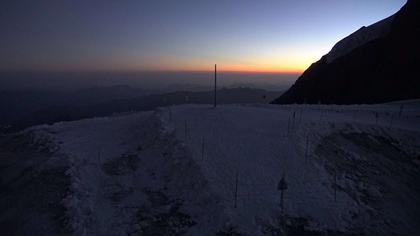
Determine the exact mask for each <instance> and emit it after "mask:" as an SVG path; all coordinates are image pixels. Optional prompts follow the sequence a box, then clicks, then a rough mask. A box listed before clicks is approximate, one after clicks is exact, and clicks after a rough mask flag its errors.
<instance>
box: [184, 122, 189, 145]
mask: <svg viewBox="0 0 420 236" xmlns="http://www.w3.org/2000/svg"><path fill="white" fill-rule="evenodd" d="M184 131H185V141H187V137H188V136H187V135H188V132H187V131H188V130H187V121H186V120H185V123H184Z"/></svg>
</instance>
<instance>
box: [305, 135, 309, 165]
mask: <svg viewBox="0 0 420 236" xmlns="http://www.w3.org/2000/svg"><path fill="white" fill-rule="evenodd" d="M308 154H309V134H307V135H306V147H305V163H306V161H307V160H308Z"/></svg>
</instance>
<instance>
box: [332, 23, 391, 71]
mask: <svg viewBox="0 0 420 236" xmlns="http://www.w3.org/2000/svg"><path fill="white" fill-rule="evenodd" d="M392 20H393V16H390V17H388V18H386V19H384V20H381V21H379V22H376V23H375V24H372V25H370V26H368V27H362V28H360V29H359V30H357V31H356V32H354V33H352V34H350V35H349V36H347V37H346V38H344V39H342V40H341V41H339V42H338V43H337V44H336V45H334V47H333V48H332V49H331V51H330V52H329V53H328V54H327V55H326V59H327V63H331V62H332V61H334V60H335V59H337V58H339V57H341V56H344V55H346V54H348V53H350V52H351V51H353V50H354V49H356V48H358V47H360V46H362V45H364V44H366V43H368V42H370V41H373V40H375V39H378V38H381V37H384V36H385V35H386V34H388V32H389V31H390V29H391V24H392Z"/></svg>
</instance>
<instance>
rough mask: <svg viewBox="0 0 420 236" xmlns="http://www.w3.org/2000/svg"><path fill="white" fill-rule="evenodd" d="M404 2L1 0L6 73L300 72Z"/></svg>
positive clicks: (0, 44)
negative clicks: (345, 39)
mask: <svg viewBox="0 0 420 236" xmlns="http://www.w3.org/2000/svg"><path fill="white" fill-rule="evenodd" d="M405 2H406V1H405V0H346V1H341V0H290V1H287V0H284V1H281V0H277V1H276V0H212V1H202V0H177V1H169V0H168V1H162V0H153V1H141V0H60V1H57V0H36V1H35V0H3V1H2V2H1V7H0V30H1V37H0V70H5V71H7V70H14V71H27V70H46V71H49V70H51V71H60V70H63V71H85V70H87V71H207V70H211V69H212V68H213V65H214V64H215V63H217V64H218V65H219V68H220V70H223V71H238V72H259V73H273V72H276V73H301V72H302V71H304V70H305V69H306V68H307V67H308V66H309V65H310V64H311V63H313V62H315V61H317V60H318V59H319V58H321V56H322V55H324V54H326V53H328V51H329V50H330V49H331V48H332V46H333V45H334V44H335V43H336V42H337V41H339V40H340V39H342V38H343V37H345V36H347V35H349V34H350V33H352V32H354V31H355V30H357V29H359V28H360V27H361V26H367V25H370V24H372V23H375V22H376V21H378V20H381V19H383V18H385V17H388V16H390V15H392V14H394V13H395V12H397V11H398V10H399V9H400V8H401V7H402V6H403V5H404V3H405Z"/></svg>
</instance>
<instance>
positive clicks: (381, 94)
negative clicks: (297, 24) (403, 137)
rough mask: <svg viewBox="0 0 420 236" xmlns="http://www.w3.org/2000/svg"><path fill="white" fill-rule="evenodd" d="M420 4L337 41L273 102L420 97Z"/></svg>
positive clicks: (411, 4) (409, 3)
mask: <svg viewBox="0 0 420 236" xmlns="http://www.w3.org/2000/svg"><path fill="white" fill-rule="evenodd" d="M419 69H420V1H418V0H417V1H416V0H408V1H407V3H406V5H405V6H403V7H402V8H401V10H400V11H398V12H397V13H396V14H394V15H393V16H391V17H388V18H387V19H385V20H382V21H380V22H378V23H376V24H373V25H371V26H369V27H362V28H361V29H359V30H358V31H356V32H354V33H353V34H351V35H350V36H348V37H347V38H345V39H343V40H341V41H340V42H338V43H337V44H336V45H335V46H334V47H333V49H332V50H331V51H330V52H329V53H328V54H327V55H325V56H323V57H322V58H321V59H320V60H319V61H318V62H316V63H314V64H312V65H311V66H310V67H309V68H308V69H307V70H306V71H305V72H304V73H303V74H302V75H301V76H300V77H299V78H298V80H297V81H296V82H295V84H294V85H293V86H292V87H291V88H290V89H289V90H288V91H286V92H285V93H284V94H282V95H281V96H280V97H279V98H277V99H275V100H274V101H273V102H272V103H276V104H290V103H319V102H320V103H325V104H351V103H379V102H388V101H393V100H403V99H414V98H420V78H419V75H418V73H419Z"/></svg>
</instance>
